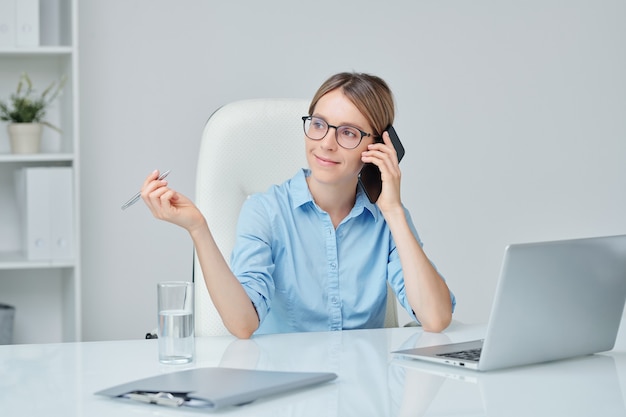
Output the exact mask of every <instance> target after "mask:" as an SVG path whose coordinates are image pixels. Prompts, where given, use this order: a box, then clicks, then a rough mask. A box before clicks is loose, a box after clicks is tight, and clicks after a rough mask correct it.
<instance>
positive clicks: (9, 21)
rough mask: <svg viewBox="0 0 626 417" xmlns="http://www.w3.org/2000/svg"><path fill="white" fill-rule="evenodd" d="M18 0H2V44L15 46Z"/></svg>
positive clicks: (0, 21)
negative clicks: (16, 6)
mask: <svg viewBox="0 0 626 417" xmlns="http://www.w3.org/2000/svg"><path fill="white" fill-rule="evenodd" d="M16 2H17V0H0V46H8V47H14V46H15V19H16V16H15V5H16Z"/></svg>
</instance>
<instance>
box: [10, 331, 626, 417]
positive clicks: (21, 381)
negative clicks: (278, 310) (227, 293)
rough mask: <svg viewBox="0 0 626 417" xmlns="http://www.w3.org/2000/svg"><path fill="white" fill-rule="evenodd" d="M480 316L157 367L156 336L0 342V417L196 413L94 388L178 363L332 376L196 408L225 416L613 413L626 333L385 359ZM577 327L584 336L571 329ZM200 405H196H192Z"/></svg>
mask: <svg viewBox="0 0 626 417" xmlns="http://www.w3.org/2000/svg"><path fill="white" fill-rule="evenodd" d="M483 334H484V326H467V325H460V324H453V325H452V326H451V327H450V328H449V329H448V330H446V332H444V333H442V334H433V333H424V332H422V330H421V329H419V328H398V329H376V330H353V331H343V332H328V333H298V334H280V335H266V336H258V337H254V338H252V339H251V340H237V339H235V338H233V337H230V336H223V337H206V338H197V339H196V350H197V351H196V361H195V362H194V363H193V364H191V365H186V366H182V367H181V366H165V365H161V364H159V363H158V361H157V341H156V340H133V341H111V342H85V343H65V344H41V345H8V346H0V416H3V417H4V416H7V417H8V416H11V417H14V416H46V417H49V416H64V417H65V416H116V417H117V416H182V415H197V414H198V413H199V411H195V410H188V409H187V410H185V409H180V408H167V407H163V406H156V405H144V404H140V403H133V402H130V401H120V400H112V399H109V398H105V397H100V396H96V395H94V394H93V393H94V392H95V391H98V390H101V389H103V388H107V387H110V386H113V385H117V384H121V383H124V382H128V381H131V380H134V379H139V378H144V377H148V376H153V375H157V374H160V373H163V372H171V371H175V370H181V369H186V368H188V367H190V366H191V367H211V366H226V367H239V368H250V369H268V370H288V371H331V372H335V373H337V375H338V378H337V379H336V380H335V381H333V382H330V383H326V384H323V385H320V386H317V387H314V388H309V389H305V390H300V391H296V392H293V393H288V394H284V395H279V396H275V397H271V398H268V399H264V400H261V401H257V402H254V403H251V404H248V405H244V406H239V407H231V408H228V409H224V410H222V411H219V412H213V413H208V414H224V415H229V416H240V415H241V416H273V417H280V416H457V415H458V416H525V417H526V416H534V417H537V416H570V417H572V416H590V415H596V414H597V415H602V416H625V415H626V407H625V406H624V397H625V395H626V340H622V339H624V336H623V335H620V336H619V338H618V344H617V345H616V348H615V349H614V350H613V351H611V352H608V353H603V354H596V355H592V356H586V357H582V358H577V359H571V360H566V361H560V362H554V363H548V364H543V365H534V366H527V367H520V368H512V369H509V370H503V371H496V372H489V373H478V372H474V371H469V370H463V369H461V370H460V371H455V369H453V368H450V367H446V366H442V365H435V364H427V363H421V362H417V361H407V360H403V359H398V358H395V357H394V355H392V354H391V353H390V352H391V351H392V350H395V349H400V348H408V347H412V346H427V345H431V344H436V343H442V342H447V341H453V342H456V341H464V340H471V339H474V338H480V337H482V335H483ZM581 337H584V335H581ZM202 413H203V414H207V412H202Z"/></svg>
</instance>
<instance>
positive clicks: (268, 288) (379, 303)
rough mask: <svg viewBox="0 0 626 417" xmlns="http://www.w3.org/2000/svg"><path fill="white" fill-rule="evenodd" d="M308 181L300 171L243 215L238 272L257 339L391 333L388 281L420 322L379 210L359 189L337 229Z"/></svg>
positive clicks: (254, 199)
mask: <svg viewBox="0 0 626 417" xmlns="http://www.w3.org/2000/svg"><path fill="white" fill-rule="evenodd" d="M308 175H309V171H308V170H305V169H303V170H302V171H299V172H298V174H297V175H296V176H295V177H293V178H292V179H290V180H288V181H286V182H285V183H283V184H281V185H277V186H272V187H271V188H270V189H269V190H268V191H267V192H265V193H259V194H254V195H252V196H250V198H248V199H247V200H246V202H245V203H244V205H243V207H242V209H241V214H240V216H239V223H238V225H237V239H236V242H235V247H234V250H233V253H232V256H231V268H232V270H233V272H234V274H235V275H236V276H237V277H238V278H239V280H240V282H241V283H242V285H243V287H244V289H245V290H246V292H247V294H248V296H249V297H250V299H251V300H252V303H253V304H254V307H255V308H256V311H257V313H258V315H259V319H260V326H259V329H258V330H257V332H256V333H257V334H262V333H284V332H301V331H326V330H341V329H358V328H376V327H383V325H384V320H385V306H386V294H387V286H386V285H387V282H389V284H390V285H391V288H392V289H393V291H394V292H395V293H396V295H397V297H398V300H399V302H400V303H401V304H402V306H404V308H405V309H406V310H407V311H408V312H409V314H410V315H411V317H413V318H415V316H414V314H413V312H412V310H411V307H410V305H409V303H408V301H407V299H406V294H405V288H404V277H403V275H402V267H401V264H400V259H399V257H398V253H397V251H396V246H395V243H394V241H393V238H392V237H391V232H390V230H389V228H388V227H387V223H386V222H385V219H384V218H383V216H382V213H381V212H380V210H379V209H378V207H377V206H376V205H375V204H372V203H370V202H369V200H368V199H367V196H366V195H365V193H364V192H363V191H362V190H361V189H360V188H359V190H358V192H357V196H356V203H355V205H354V207H353V208H352V211H351V212H350V214H348V216H347V217H346V218H345V219H344V220H343V221H342V222H341V223H340V224H339V226H338V227H337V229H336V230H335V228H334V226H333V224H332V221H331V219H330V216H329V215H328V213H326V212H324V211H323V210H321V209H320V208H319V207H318V206H317V205H316V204H315V202H314V201H313V197H312V196H311V193H310V191H309V188H308V185H307V183H306V176H308ZM407 217H408V220H409V224H410V227H411V229H412V230H413V233H414V234H415V236H416V238H417V239H418V241H419V242H420V245H421V244H422V243H421V241H420V240H419V237H418V234H417V231H416V230H415V227H414V226H413V223H412V221H411V218H410V216H409V214H408V212H407ZM450 297H451V299H452V302H453V308H454V304H455V298H454V295H453V294H452V293H450Z"/></svg>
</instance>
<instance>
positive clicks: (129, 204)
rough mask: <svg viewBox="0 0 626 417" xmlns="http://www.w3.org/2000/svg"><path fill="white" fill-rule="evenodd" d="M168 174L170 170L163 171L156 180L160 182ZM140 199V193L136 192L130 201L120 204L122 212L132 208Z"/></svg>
mask: <svg viewBox="0 0 626 417" xmlns="http://www.w3.org/2000/svg"><path fill="white" fill-rule="evenodd" d="M169 173H170V170H169V169H168V170H167V171H165V172H164V173H162V174H161V175H159V178H157V179H158V180H162V179H164V178H165V177H167V174H169ZM140 198H141V191H138V192H137V194H135V195H134V196H132V197H131V199H130V200H128V201H127V202H125V203H124V204H122V210H126V209H127V208H128V207H130V206H132V205H133V204H135V203H136V202H137V201H139V199H140Z"/></svg>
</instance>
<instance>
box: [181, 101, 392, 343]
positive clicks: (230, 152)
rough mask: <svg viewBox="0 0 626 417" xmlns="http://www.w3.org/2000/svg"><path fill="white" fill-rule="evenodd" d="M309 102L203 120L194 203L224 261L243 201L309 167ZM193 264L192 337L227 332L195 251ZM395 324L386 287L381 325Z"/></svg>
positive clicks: (238, 107)
mask: <svg viewBox="0 0 626 417" xmlns="http://www.w3.org/2000/svg"><path fill="white" fill-rule="evenodd" d="M308 106H309V102H308V101H307V100H300V99H256V100H244V101H238V102H234V103H231V104H228V105H225V106H223V107H221V108H220V109H218V110H217V111H216V112H215V113H213V115H211V117H210V118H209V120H208V121H207V124H206V126H205V128H204V132H203V134H202V142H201V144H200V152H199V155H198V168H197V174H196V204H197V206H198V208H199V209H200V210H201V211H202V213H203V214H204V216H205V217H206V219H207V223H208V224H209V227H210V229H211V233H212V234H213V237H214V238H215V241H216V243H217V246H218V247H219V248H220V251H221V252H222V254H223V255H224V257H225V258H226V260H227V261H229V260H230V253H231V251H232V249H233V246H234V244H235V229H236V225H237V219H238V217H239V211H240V209H241V206H242V204H243V202H244V201H245V199H246V198H247V197H248V196H249V195H250V194H253V193H256V192H263V191H266V190H267V189H268V188H269V187H270V186H271V185H272V184H280V183H282V182H284V181H285V180H287V179H289V178H291V177H292V176H293V175H295V174H296V172H297V171H298V169H300V168H304V167H306V166H307V163H306V158H305V152H304V144H303V141H304V132H303V131H302V119H301V117H302V116H304V115H306V114H308ZM193 263H194V266H193V280H194V283H195V285H194V288H195V293H196V298H195V301H196V303H195V332H196V335H197V336H209V335H221V334H228V331H227V330H226V328H225V327H224V324H223V323H222V320H221V318H220V316H219V314H218V313H217V310H216V309H215V306H214V305H213V302H212V301H211V298H210V296H209V293H208V290H207V289H206V285H205V283H204V278H203V276H202V271H201V269H200V265H199V263H198V259H197V257H196V256H195V254H194V261H193ZM397 325H398V317H397V310H396V297H395V294H393V292H392V291H388V294H387V313H386V318H385V327H396V326H397Z"/></svg>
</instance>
